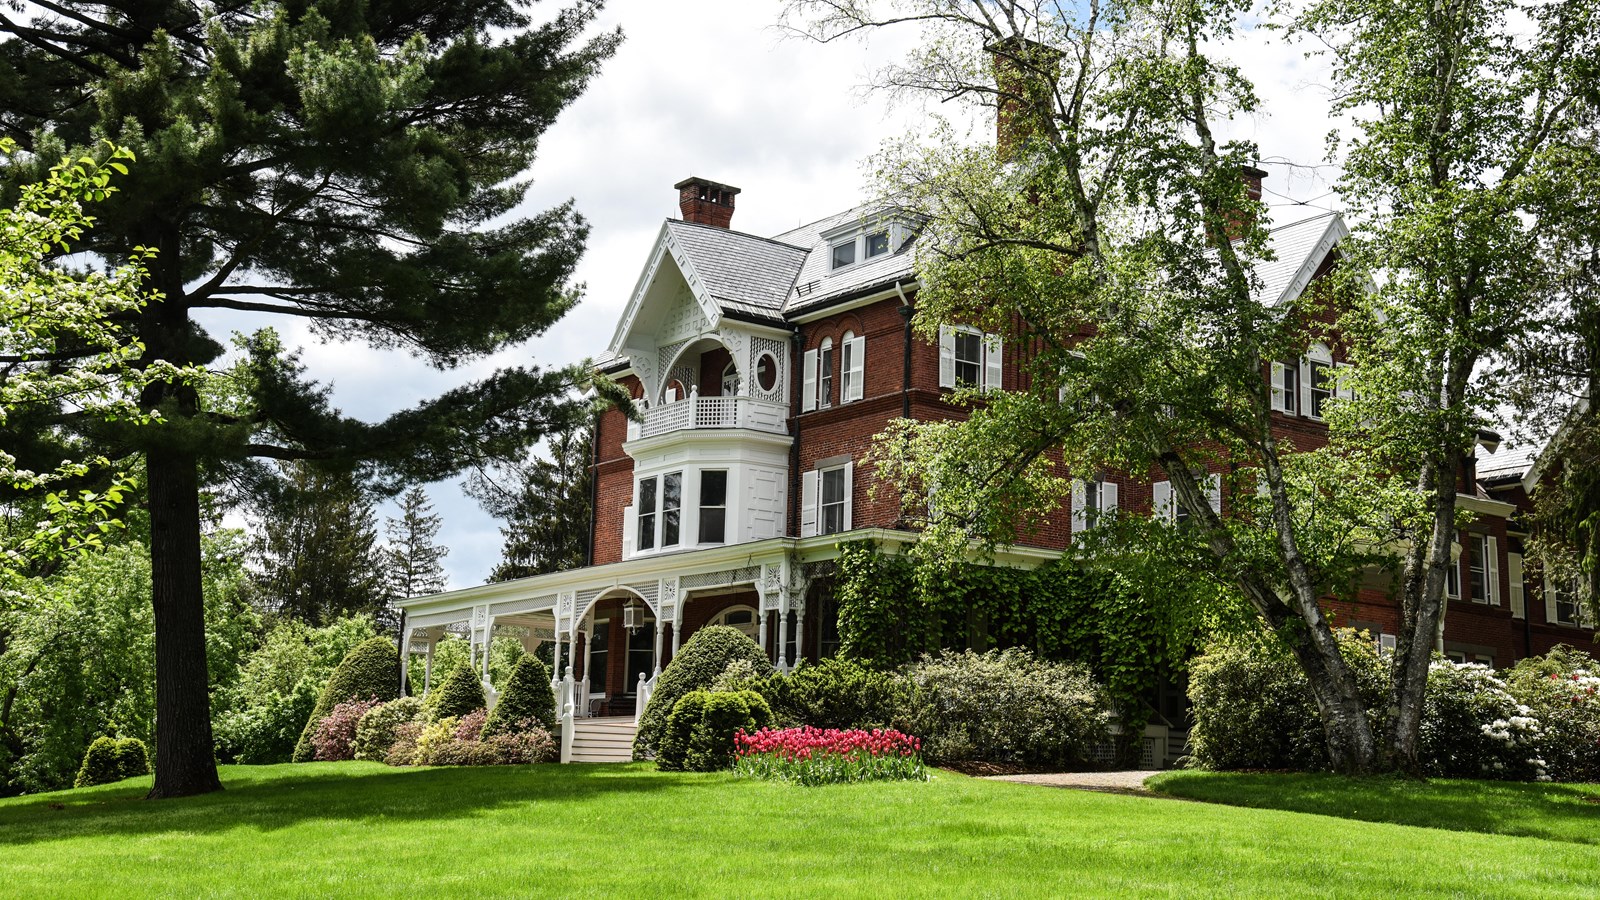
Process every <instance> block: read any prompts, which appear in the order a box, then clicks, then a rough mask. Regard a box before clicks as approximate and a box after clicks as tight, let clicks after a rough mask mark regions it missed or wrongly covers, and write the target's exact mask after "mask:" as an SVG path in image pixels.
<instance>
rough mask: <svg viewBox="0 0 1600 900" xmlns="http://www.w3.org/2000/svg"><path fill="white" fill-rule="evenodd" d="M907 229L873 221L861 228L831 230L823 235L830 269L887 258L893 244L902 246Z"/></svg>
mask: <svg viewBox="0 0 1600 900" xmlns="http://www.w3.org/2000/svg"><path fill="white" fill-rule="evenodd" d="M909 235H910V229H908V228H907V227H906V226H905V225H902V224H899V223H895V222H888V223H885V222H877V223H873V224H869V225H867V226H866V227H865V228H863V227H861V224H860V223H853V225H852V226H850V230H848V231H847V230H843V229H839V230H835V231H832V232H829V233H827V234H824V235H823V239H825V240H826V241H828V248H829V254H830V257H829V259H830V268H831V269H833V270H835V271H837V270H839V269H843V268H847V267H849V266H853V265H855V264H856V263H859V262H865V261H867V260H871V259H877V258H878V257H880V256H887V255H889V254H890V253H892V252H893V251H894V247H895V245H896V244H900V243H904V242H905V240H906V238H907V237H908V236H909Z"/></svg>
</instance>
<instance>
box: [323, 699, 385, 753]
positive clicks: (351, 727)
mask: <svg viewBox="0 0 1600 900" xmlns="http://www.w3.org/2000/svg"><path fill="white" fill-rule="evenodd" d="M380 702H381V701H379V700H378V698H376V697H373V698H371V699H369V700H346V701H345V702H343V703H340V704H338V705H336V706H335V707H334V708H333V710H332V711H331V712H329V713H328V715H326V716H324V717H323V719H322V721H320V722H318V723H317V730H316V731H315V732H313V733H312V735H311V746H312V748H313V749H314V750H315V751H316V755H315V757H314V758H315V759H316V760H317V761H318V762H331V761H334V760H340V759H355V751H354V750H353V749H352V748H351V743H352V742H353V741H354V740H355V737H356V726H358V725H359V724H360V723H361V717H362V716H364V715H366V714H367V710H369V709H372V708H373V707H375V706H378V705H379V704H380Z"/></svg>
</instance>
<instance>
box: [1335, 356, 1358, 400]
mask: <svg viewBox="0 0 1600 900" xmlns="http://www.w3.org/2000/svg"><path fill="white" fill-rule="evenodd" d="M1333 368H1334V374H1336V375H1340V374H1348V373H1346V372H1345V371H1344V370H1346V369H1348V368H1350V364H1349V363H1338V364H1336V365H1335V366H1334V367H1333ZM1334 396H1336V397H1338V398H1339V399H1340V400H1354V399H1355V398H1356V389H1355V388H1353V387H1351V386H1349V385H1348V384H1345V382H1344V380H1343V379H1340V381H1339V383H1338V386H1337V387H1336V388H1334Z"/></svg>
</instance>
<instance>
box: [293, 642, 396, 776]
mask: <svg viewBox="0 0 1600 900" xmlns="http://www.w3.org/2000/svg"><path fill="white" fill-rule="evenodd" d="M399 677H400V654H399V653H397V652H396V651H395V649H394V644H392V643H390V642H389V639H388V638H384V637H375V638H368V639H367V640H365V641H362V642H361V643H359V644H357V645H356V646H355V648H354V649H352V650H351V651H350V652H349V653H347V654H345V658H344V660H343V661H342V662H340V663H339V667H338V668H336V669H334V670H333V675H332V676H330V677H329V678H328V683H327V685H326V686H325V687H323V689H322V694H321V696H319V697H317V705H316V708H315V709H313V710H312V711H311V718H310V719H309V720H308V721H307V722H306V724H305V728H304V729H302V730H301V732H300V742H299V743H298V744H296V745H295V748H294V761H295V762H310V761H311V760H312V759H314V758H315V757H316V754H317V749H316V747H314V746H312V744H311V737H312V735H314V734H316V733H317V726H318V725H320V724H321V723H322V720H323V719H326V718H327V717H328V716H329V714H331V713H332V712H333V708H334V707H335V706H338V705H339V704H341V703H344V702H346V701H348V700H378V701H381V702H388V701H390V700H393V699H394V698H395V697H397V696H399V694H400V688H399Z"/></svg>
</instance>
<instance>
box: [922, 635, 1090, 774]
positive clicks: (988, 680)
mask: <svg viewBox="0 0 1600 900" xmlns="http://www.w3.org/2000/svg"><path fill="white" fill-rule="evenodd" d="M907 675H908V678H909V679H910V682H911V684H912V685H913V686H914V687H915V689H916V698H915V701H914V706H913V709H912V711H911V719H912V723H913V724H912V727H913V729H914V730H913V733H914V734H917V735H919V736H921V738H922V751H923V753H924V754H925V755H926V756H927V758H928V760H929V761H933V762H944V763H951V762H967V761H981V762H1009V763H1020V764H1023V765H1027V766H1050V767H1058V766H1063V767H1065V766H1082V765H1084V764H1086V763H1087V762H1088V759H1089V750H1090V748H1091V747H1093V746H1094V745H1095V744H1098V743H1101V742H1103V741H1105V740H1106V736H1107V732H1106V725H1107V723H1108V721H1109V719H1110V705H1109V702H1108V701H1107V699H1106V695H1105V691H1104V689H1102V688H1101V687H1100V685H1098V684H1096V683H1095V681H1094V679H1093V678H1091V677H1090V676H1089V671H1088V669H1086V668H1085V667H1083V666H1080V665H1077V664H1075V663H1051V662H1046V661H1044V660H1040V659H1038V658H1037V657H1035V656H1034V655H1033V654H1031V653H1029V652H1028V651H1026V650H1023V649H1020V648H1012V649H1009V650H1003V651H996V650H991V651H989V652H988V653H982V654H979V653H974V652H972V651H971V650H968V651H966V652H964V653H954V652H951V651H948V650H946V651H944V652H942V653H940V654H939V655H938V656H926V657H923V659H922V661H921V662H918V663H914V664H913V665H911V666H910V667H909V669H908V672H907Z"/></svg>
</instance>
